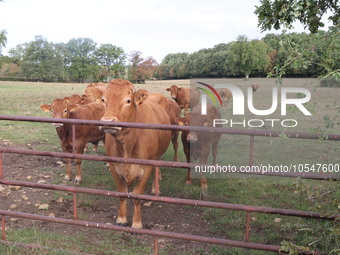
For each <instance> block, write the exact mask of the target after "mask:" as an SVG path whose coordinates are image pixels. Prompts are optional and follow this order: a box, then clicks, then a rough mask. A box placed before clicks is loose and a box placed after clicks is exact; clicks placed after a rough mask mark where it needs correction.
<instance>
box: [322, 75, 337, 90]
mask: <svg viewBox="0 0 340 255" xmlns="http://www.w3.org/2000/svg"><path fill="white" fill-rule="evenodd" d="M320 87H334V88H340V73H335V74H333V75H332V76H330V77H327V78H325V79H322V80H321V81H320Z"/></svg>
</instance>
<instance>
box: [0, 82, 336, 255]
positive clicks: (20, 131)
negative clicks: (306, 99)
mask: <svg viewBox="0 0 340 255" xmlns="http://www.w3.org/2000/svg"><path fill="white" fill-rule="evenodd" d="M180 82H181V83H183V84H182V85H184V84H187V85H188V84H189V81H180ZM252 82H254V80H253V81H243V80H241V79H235V80H232V82H231V83H233V84H236V85H241V86H242V87H243V88H244V87H245V86H248V85H249V84H251V83H252ZM255 82H257V83H259V85H260V88H259V90H258V92H257V94H255V98H257V100H258V101H257V102H259V105H257V106H258V107H259V108H260V107H262V109H265V108H266V106H268V100H269V99H268V95H270V90H269V89H270V86H272V84H274V81H273V80H269V79H259V80H256V81H255ZM285 82H286V84H284V85H283V86H288V85H289V86H296V87H300V86H307V87H308V88H310V89H311V88H313V84H314V83H315V80H311V79H286V80H285ZM171 83H174V82H171ZM175 83H176V82H175ZM168 84H169V82H168V81H162V82H151V83H150V84H146V85H140V86H143V88H147V89H150V90H151V91H156V92H162V93H163V92H164V94H165V95H166V91H165V88H166V87H167V86H168ZM85 86H86V85H85V84H45V83H15V82H0V94H1V95H6V96H1V97H0V114H1V115H2V114H4V115H24V116H41V117H49V116H50V115H49V114H47V113H44V112H42V111H41V110H40V109H39V105H40V104H43V103H50V102H51V100H52V99H53V98H56V97H64V96H68V95H72V94H74V93H79V94H81V93H82V91H83V90H84V88H85ZM337 93H338V89H335V88H318V89H317V91H316V92H315V93H314V92H313V94H312V101H311V102H310V103H309V107H310V109H312V110H313V116H312V118H311V119H309V118H307V117H304V116H300V115H297V113H296V112H294V111H293V110H291V112H289V115H288V116H287V117H285V118H287V119H288V118H293V117H294V116H297V118H298V120H299V127H298V128H297V129H294V130H285V129H283V128H281V127H275V128H273V129H274V130H278V131H299V132H309V133H311V132H314V131H315V130H318V131H322V132H328V133H337V134H339V133H340V130H339V126H337V125H335V126H334V128H330V129H326V124H327V123H326V121H325V120H324V116H330V117H334V116H336V115H337V114H338V112H337V111H338V110H337V109H336V108H335V107H333V104H334V102H336V103H335V105H339V103H338V101H337V100H338V97H337ZM222 117H223V118H230V117H231V116H230V113H229V112H225V111H222ZM274 117H275V116H274ZM274 117H273V118H274ZM245 118H253V116H252V115H251V114H249V113H247V116H246V117H245ZM265 129H268V130H269V129H272V128H270V127H265ZM0 139H1V140H7V141H10V142H13V146H19V147H24V148H25V147H26V146H27V144H30V148H33V149H39V150H51V151H52V150H54V151H60V150H61V149H60V145H59V141H58V139H57V136H56V132H55V128H54V127H53V126H52V125H51V124H48V123H30V122H11V121H0ZM99 148H100V152H99V154H100V155H104V148H103V146H100V147H99ZM254 148H255V150H254V164H261V163H262V164H273V165H279V164H288V163H289V164H290V163H295V164H300V163H309V164H311V163H328V164H335V163H338V164H339V163H340V157H339V151H340V144H339V142H330V141H322V140H319V141H312V140H300V139H287V138H265V137H255V147H254ZM219 150H220V152H219V156H218V163H219V164H221V165H222V164H231V165H235V166H241V165H247V164H248V162H249V137H248V136H239V135H234V136H232V135H223V136H222V139H221V143H220V146H219ZM179 155H180V161H182V162H185V156H184V154H183V149H182V146H180V151H179ZM172 159H173V149H172V146H170V147H169V149H168V151H167V152H166V153H165V154H164V155H163V157H162V160H168V161H172ZM45 167H48V166H42V167H41V169H42V170H41V171H50V170H48V169H47V168H46V169H45ZM44 169H45V170H44ZM186 171H187V170H185V169H174V168H162V177H163V180H162V181H161V183H160V185H161V192H162V193H161V194H162V195H164V196H170V197H180V198H188V199H205V200H211V201H219V202H227V203H237V204H248V205H256V206H266V207H282V208H287V209H296V210H306V211H315V212H321V213H325V214H327V213H328V214H329V213H339V209H338V206H339V204H340V191H339V185H338V184H337V183H336V182H331V181H315V180H301V179H291V178H274V177H264V176H260V177H258V176H256V177H254V176H245V175H240V174H226V175H224V176H223V178H221V179H213V178H212V179H208V185H209V192H208V196H207V197H205V198H203V197H202V194H201V191H200V188H199V179H194V181H193V184H192V185H185V184H184V181H185V177H186ZM60 172H63V169H62V168H60ZM62 178H63V177H60V178H59V179H57V180H51V182H52V183H55V184H60V183H62ZM81 186H82V187H89V188H97V189H104V190H116V188H115V184H114V181H113V179H112V177H111V175H110V173H109V171H108V170H107V169H106V167H105V165H104V163H103V162H90V161H84V162H83V182H82V184H81ZM150 190H151V180H150V181H149V184H148V187H147V190H146V193H149V192H150ZM59 196H60V195H59V193H57V192H56V193H54V194H53V197H54V198H55V199H57V198H58V197H59ZM66 198H67V199H71V196H70V197H66ZM78 203H79V206H80V207H81V208H89V209H90V208H93V207H100V206H101V205H106V204H111V205H118V199H116V198H108V197H99V196H94V195H78ZM183 208H184V209H185V211H186V213H187V214H188V215H192V217H193V218H202V219H203V220H206V221H207V222H209V224H208V229H207V230H206V231H207V232H208V234H209V235H211V236H216V237H221V238H228V239H235V240H240V241H242V240H244V238H245V213H244V212H237V211H225V210H220V209H211V208H196V207H189V206H185V207H183ZM113 212H115V213H116V211H113ZM196 216H199V217H196ZM79 217H80V219H82V220H87V219H89V217H90V216H89V215H87V214H86V213H83V212H82V213H81V214H80V215H79ZM251 217H252V221H251V239H250V241H252V242H261V243H267V244H272V245H280V242H281V241H282V240H286V241H289V242H292V243H295V244H298V245H303V246H308V245H310V247H311V248H312V249H315V250H323V251H326V252H328V253H329V252H330V251H331V250H333V249H335V248H338V249H339V243H340V240H339V237H336V236H335V235H334V234H333V233H332V232H331V231H332V228H333V229H334V228H335V227H336V225H335V223H331V222H328V221H323V220H312V219H303V218H298V217H284V216H279V215H266V214H259V213H252V214H251ZM276 218H280V219H281V222H275V219H276ZM188 223H190V222H188ZM87 231H88V232H86V233H87V234H89V235H90V236H89V237H91V238H94V240H95V241H96V245H90V244H89V243H88V240H89V239H88V237H87V234H84V233H85V232H82V231H79V232H76V234H73V235H72V237H71V238H68V237H65V236H64V235H62V234H58V233H55V232H53V231H52V230H51V231H46V230H44V231H40V230H39V228H37V226H32V228H30V229H22V228H20V226H17V227H16V228H13V229H11V230H10V231H8V233H7V235H8V238H9V240H11V241H17V242H25V243H34V244H39V245H42V246H49V247H60V248H61V249H65V250H75V251H82V252H88V253H93V254H150V253H152V244H151V243H150V242H144V241H143V242H142V241H140V240H139V239H138V238H133V237H131V238H130V237H129V240H128V241H127V240H126V238H123V236H124V235H121V234H119V233H112V232H110V231H99V230H87ZM117 247H119V249H117ZM174 250H176V247H173V246H172V245H167V246H166V247H164V248H163V249H162V250H161V252H162V254H174ZM103 251H105V253H103ZM44 252H46V251H38V250H34V251H32V250H31V249H23V248H16V247H12V246H3V245H0V254H6V255H11V254H29V255H31V254H34V255H35V254H58V255H59V254H67V253H60V252H59V253H58V252H54V251H53V252H52V251H51V252H50V253H44ZM207 253H208V254H272V253H269V252H268V253H266V252H263V251H248V250H244V249H239V248H230V247H228V248H227V247H223V246H213V245H212V246H209V248H207V250H205V249H203V248H197V249H192V250H190V251H183V252H181V251H178V250H176V254H183V255H184V254H207Z"/></svg>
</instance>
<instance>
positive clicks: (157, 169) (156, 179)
mask: <svg viewBox="0 0 340 255" xmlns="http://www.w3.org/2000/svg"><path fill="white" fill-rule="evenodd" d="M158 179H159V167H158V166H156V167H155V196H159V180H158ZM154 254H155V255H158V237H157V236H155V241H154Z"/></svg>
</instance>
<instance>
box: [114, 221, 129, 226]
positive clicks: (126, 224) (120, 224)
mask: <svg viewBox="0 0 340 255" xmlns="http://www.w3.org/2000/svg"><path fill="white" fill-rule="evenodd" d="M116 225H117V226H121V227H127V226H128V223H127V222H125V223H117V222H116Z"/></svg>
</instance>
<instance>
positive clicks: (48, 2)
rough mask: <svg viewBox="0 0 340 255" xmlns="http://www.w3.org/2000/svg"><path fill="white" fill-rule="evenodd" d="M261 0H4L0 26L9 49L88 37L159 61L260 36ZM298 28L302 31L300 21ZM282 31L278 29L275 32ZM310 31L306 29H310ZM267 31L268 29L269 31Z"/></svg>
mask: <svg viewBox="0 0 340 255" xmlns="http://www.w3.org/2000/svg"><path fill="white" fill-rule="evenodd" d="M259 2H260V1H259V0H169V1H161V0H158V1H157V0H123V1H122V0H120V1H116V0H95V1H93V0H91V1H88V0H54V1H52V0H3V2H0V30H6V31H7V47H6V49H5V50H4V51H3V54H6V52H7V51H8V50H9V49H10V48H13V47H15V46H16V45H18V44H20V43H24V42H30V41H33V40H34V37H35V36H36V35H42V36H43V37H44V38H46V39H47V40H48V41H52V42H55V43H57V42H65V43H66V42H68V41H69V40H70V39H72V38H79V37H88V38H91V39H92V40H94V41H95V42H96V43H98V44H101V43H111V44H113V45H116V46H119V47H122V48H123V49H124V51H125V52H127V53H130V52H131V51H135V50H139V51H141V52H142V53H143V55H142V56H143V57H148V56H153V57H154V58H155V59H156V60H157V61H158V62H161V60H162V59H163V58H164V56H165V55H166V54H168V53H177V52H189V53H191V52H194V51H197V50H200V49H202V48H211V47H213V46H214V45H216V44H219V43H228V42H231V41H235V40H236V38H237V37H238V36H239V35H246V36H247V37H248V38H250V39H260V38H262V37H263V36H264V35H265V33H261V31H260V29H259V28H258V27H257V17H256V15H255V14H254V11H255V5H259ZM296 31H299V32H302V31H303V29H302V26H301V25H297V26H296ZM271 32H274V33H279V32H277V31H271ZM306 32H307V31H306ZM267 33H268V32H267Z"/></svg>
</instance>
